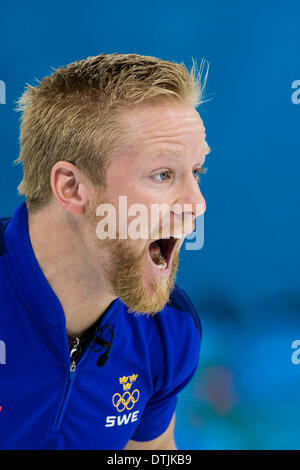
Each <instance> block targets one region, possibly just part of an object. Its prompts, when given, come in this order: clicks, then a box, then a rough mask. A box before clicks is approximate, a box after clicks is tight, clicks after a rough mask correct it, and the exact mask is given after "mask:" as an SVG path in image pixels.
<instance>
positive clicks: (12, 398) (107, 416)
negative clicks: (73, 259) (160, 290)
mask: <svg viewBox="0 0 300 470" xmlns="http://www.w3.org/2000/svg"><path fill="white" fill-rule="evenodd" d="M27 217H28V214H27V207H26V204H25V202H23V203H22V204H20V205H19V207H18V208H17V210H16V212H15V214H14V215H13V217H12V218H2V219H0V448H1V449H123V448H124V447H125V446H126V444H127V442H128V441H129V440H130V439H134V440H137V441H148V440H151V439H154V438H156V437H158V436H159V435H160V434H162V433H163V432H164V431H165V430H166V429H167V427H168V425H169V423H170V420H171V417H172V415H173V413H174V411H175V406H176V402H177V394H178V392H180V390H182V389H183V388H184V387H185V386H186V385H187V383H188V382H189V381H190V380H191V378H192V376H193V374H194V373H195V370H196V368H197V364H198V360H199V351H200V343H201V325H200V320H199V317H198V314H197V312H196V310H195V308H194V306H193V304H192V303H191V301H190V299H189V298H188V296H187V295H186V293H185V292H184V290H182V289H181V288H180V287H179V286H178V285H177V284H175V288H174V289H173V291H172V294H171V296H170V300H169V302H168V303H167V304H166V305H165V307H164V308H163V309H162V310H161V311H160V312H159V313H157V314H156V315H155V316H147V315H140V314H133V313H129V312H128V310H127V307H126V305H125V304H124V303H123V302H122V301H121V300H120V299H115V300H114V301H113V302H112V303H111V304H110V306H109V307H108V309H107V310H106V312H105V313H104V315H103V316H102V317H101V318H100V324H99V327H98V330H97V336H98V337H99V335H100V333H101V331H102V338H104V339H105V340H106V341H108V342H109V341H110V340H111V339H112V338H111V337H110V336H109V335H111V332H113V341H112V347H111V349H110V351H109V355H108V359H107V361H106V362H105V364H104V365H103V366H102V367H99V365H97V360H98V358H99V355H101V354H102V352H101V351H99V345H97V342H96V341H92V342H91V343H90V345H89V346H87V347H86V348H85V350H84V351H83V353H82V354H81V356H80V358H79V360H78V363H77V366H76V368H75V370H73V369H74V368H73V367H71V361H70V352H69V345H68V339H67V332H66V323H65V315H64V311H63V309H62V306H61V304H60V302H59V300H58V298H57V296H56V294H55V293H54V291H53V290H52V288H51V287H50V285H49V283H48V281H47V279H46V278H45V276H44V274H43V272H42V270H41V269H40V267H39V264H38V262H37V259H36V257H35V254H34V251H33V249H32V246H31V243H30V238H29V234H28V218H27ZM104 325H105V326H104ZM103 327H104V328H103ZM101 328H102V330H101Z"/></svg>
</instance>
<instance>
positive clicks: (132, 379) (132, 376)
mask: <svg viewBox="0 0 300 470" xmlns="http://www.w3.org/2000/svg"><path fill="white" fill-rule="evenodd" d="M138 375H139V374H136V375H135V374H132V375H130V376H129V380H130V382H135V381H136V379H137V378H138Z"/></svg>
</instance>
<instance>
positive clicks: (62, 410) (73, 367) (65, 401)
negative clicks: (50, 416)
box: [53, 338, 88, 431]
mask: <svg viewBox="0 0 300 470" xmlns="http://www.w3.org/2000/svg"><path fill="white" fill-rule="evenodd" d="M75 340H76V341H75V344H74V345H73V347H72V349H71V351H70V369H69V375H68V382H67V387H66V391H65V395H64V398H63V402H62V404H61V406H60V410H59V413H58V415H57V418H56V420H55V425H54V429H53V430H54V431H58V430H59V428H60V425H61V421H62V418H63V416H64V413H65V410H66V407H67V404H68V401H69V397H70V393H71V390H72V385H73V380H74V377H75V373H76V370H77V366H78V364H79V363H80V362H81V360H82V359H83V357H84V356H85V355H86V353H87V351H88V347H87V348H86V351H85V353H84V354H83V357H82V358H81V360H80V361H79V362H78V363H77V362H76V356H77V354H78V350H79V345H80V339H79V338H75Z"/></svg>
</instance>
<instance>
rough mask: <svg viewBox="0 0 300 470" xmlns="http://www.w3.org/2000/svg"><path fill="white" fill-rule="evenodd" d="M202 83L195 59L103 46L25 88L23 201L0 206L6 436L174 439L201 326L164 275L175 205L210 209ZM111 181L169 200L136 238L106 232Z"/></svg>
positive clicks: (121, 191)
mask: <svg viewBox="0 0 300 470" xmlns="http://www.w3.org/2000/svg"><path fill="white" fill-rule="evenodd" d="M202 91H203V87H201V86H200V78H199V77H195V75H194V66H193V69H192V73H191V74H189V72H188V71H187V70H186V68H185V67H184V66H183V65H182V64H180V65H178V64H174V63H172V62H168V61H163V60H160V59H157V58H154V57H146V56H140V55H137V54H108V55H105V54H101V55H99V56H96V57H89V58H87V59H85V60H81V61H77V62H75V63H72V64H69V65H68V66H66V67H61V68H59V69H57V70H56V71H55V72H54V73H53V74H52V75H50V76H49V77H46V78H44V79H43V80H42V81H41V82H40V81H39V85H38V86H36V87H32V86H28V87H27V90H26V91H25V92H24V94H23V96H22V97H21V98H20V100H19V102H18V108H17V109H18V110H21V111H22V113H23V114H22V122H21V136H20V147H21V151H20V155H19V158H18V159H17V162H18V163H22V164H23V166H24V178H23V180H22V182H21V184H20V186H19V192H20V194H23V195H25V197H26V202H23V203H22V204H21V205H20V206H19V207H18V208H17V210H16V212H15V214H14V216H13V217H12V218H3V219H2V221H1V227H2V242H1V243H0V245H1V249H2V251H1V257H0V280H1V282H0V302H1V318H0V332H1V338H0V339H1V340H2V341H3V342H4V344H5V346H6V361H5V364H1V365H0V373H1V386H0V406H1V412H0V430H1V431H0V434H1V444H0V445H1V447H2V448H10V449H124V448H125V449H176V444H175V442H174V424H175V407H176V401H177V395H178V393H179V391H180V390H182V388H184V386H185V385H186V384H187V383H188V382H189V381H190V379H191V378H192V376H193V374H194V372H195V370H196V368H197V364H198V356H199V350H200V341H201V326H200V321H199V319H198V316H197V312H196V310H195V308H194V307H193V304H192V303H191V301H190V299H189V298H188V296H187V295H186V293H185V292H184V291H183V290H182V289H181V288H180V287H179V286H178V285H177V284H176V283H175V277H176V273H177V267H178V255H179V250H180V247H181V245H182V243H183V239H184V236H186V235H187V233H186V230H185V227H186V225H185V223H184V220H185V217H186V216H187V219H188V218H190V220H192V222H193V223H194V221H195V218H196V216H198V215H200V214H202V213H203V212H204V211H205V201H204V198H203V196H202V194H201V192H200V189H199V185H198V181H199V173H203V172H204V171H205V170H204V169H203V168H202V165H203V163H204V160H205V155H206V154H207V153H208V152H209V147H208V145H207V143H206V141H205V129H204V126H203V122H202V120H201V118H200V116H199V114H198V113H197V111H196V110H195V107H196V106H197V105H198V104H199V103H200V102H201V96H202ZM161 177H162V179H160V178H161ZM120 196H123V197H124V196H126V198H127V206H128V208H133V207H134V204H140V205H142V206H143V208H145V209H146V210H147V211H148V214H150V212H151V211H150V209H151V208H152V206H153V204H161V203H165V204H167V207H170V208H171V209H170V211H169V212H166V211H164V212H163V213H160V217H159V221H158V222H159V223H158V224H156V225H155V224H153V223H152V221H151V228H150V218H151V217H150V216H149V218H148V219H144V224H143V226H144V228H145V226H148V228H149V235H148V237H146V238H144V239H143V238H137V237H130V236H128V232H127V235H126V236H125V237H123V236H122V237H121V236H120V233H121V231H123V229H124V227H123V226H122V223H120V224H119V225H118V228H117V237H115V238H110V237H107V238H105V237H104V236H103V232H105V230H102V231H101V230H100V229H99V227H100V225H99V223H101V221H103V220H104V219H105V216H104V212H103V211H102V209H103V208H104V207H107V205H110V206H111V207H113V208H115V216H116V220H117V221H120V220H121V216H123V215H124V213H123V212H124V211H123V209H122V208H121V209H120V208H119V201H120V199H119V198H120ZM101 208H102V209H101ZM186 208H188V209H186ZM134 215H135V214H134V213H133V212H130V210H128V213H126V214H125V216H126V217H125V219H126V220H125V222H126V224H129V223H130V222H132V221H133V220H134ZM167 215H168V216H169V220H170V232H169V233H168V234H167V237H166V236H163V234H162V227H163V224H164V221H165V218H166V216H167ZM101 217H102V218H101ZM113 222H114V221H112V220H111V218H110V219H109V218H108V219H107V223H106V224H105V225H106V228H108V231H109V230H110V228H111V227H110V226H111V224H112V223H113ZM123 225H124V224H123ZM100 232H101V233H100ZM122 233H123V232H122ZM180 237H181V238H180ZM162 239H163V240H162Z"/></svg>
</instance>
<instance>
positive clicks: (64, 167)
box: [50, 161, 93, 215]
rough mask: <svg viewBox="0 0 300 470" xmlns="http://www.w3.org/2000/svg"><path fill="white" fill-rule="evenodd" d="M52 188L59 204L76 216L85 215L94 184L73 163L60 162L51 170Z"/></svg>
mask: <svg viewBox="0 0 300 470" xmlns="http://www.w3.org/2000/svg"><path fill="white" fill-rule="evenodd" d="M50 182H51V188H52V191H53V194H54V196H55V197H56V199H57V200H58V202H59V204H60V205H61V206H62V207H63V208H64V209H66V210H67V211H69V212H71V213H72V214H75V215H82V214H84V212H85V210H86V208H87V206H88V202H89V196H90V194H91V191H92V188H93V184H92V182H91V181H90V180H89V178H88V177H87V176H86V175H84V173H83V172H82V171H81V170H79V168H77V167H76V166H75V165H73V163H70V162H65V161H59V162H57V163H55V165H54V166H53V168H52V170H51V179H50Z"/></svg>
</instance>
